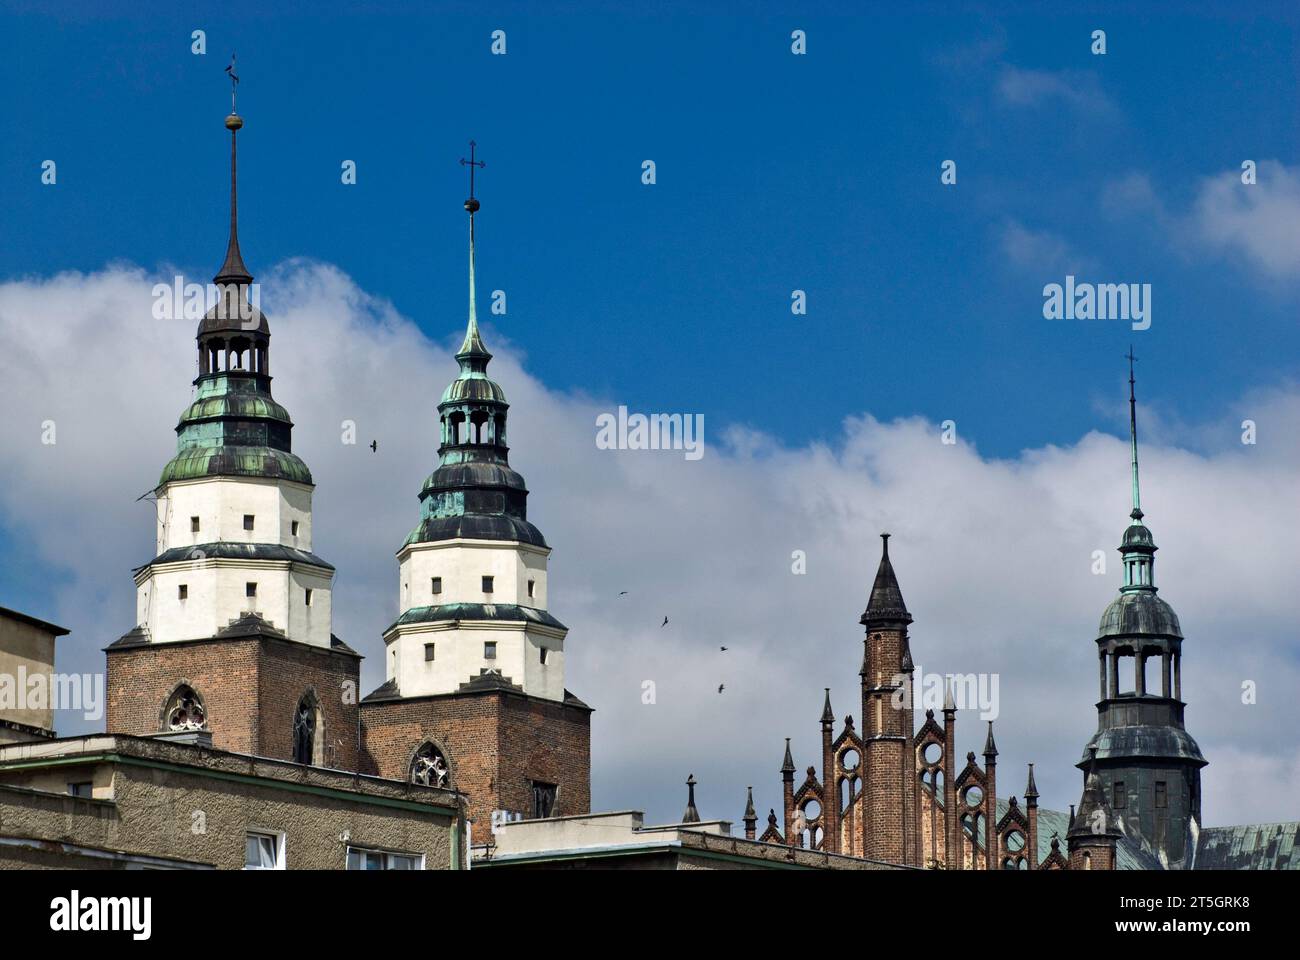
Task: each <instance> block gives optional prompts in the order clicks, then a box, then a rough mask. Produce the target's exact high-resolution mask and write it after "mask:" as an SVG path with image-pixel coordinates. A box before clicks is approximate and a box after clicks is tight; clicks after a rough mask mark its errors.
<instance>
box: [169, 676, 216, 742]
mask: <svg viewBox="0 0 1300 960" xmlns="http://www.w3.org/2000/svg"><path fill="white" fill-rule="evenodd" d="M163 727H164V729H166V730H174V731H182V730H206V729H207V727H208V714H207V711H206V710H204V709H203V699H202V698H201V697H200V696H199V695H198V694H197V693H195V692H194V688H193V687H190V686H188V685H187V684H181V685H180V686H179V687H177V688H176V690H175V692H173V693H172V695H171V699H169V700H168V701H167V707H166V709H165V710H164V711H163Z"/></svg>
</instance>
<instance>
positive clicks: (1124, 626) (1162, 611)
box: [1097, 588, 1183, 640]
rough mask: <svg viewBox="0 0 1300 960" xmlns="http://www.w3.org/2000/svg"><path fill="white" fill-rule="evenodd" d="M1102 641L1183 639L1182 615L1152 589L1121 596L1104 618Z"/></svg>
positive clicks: (1102, 620) (1103, 615)
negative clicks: (1113, 638) (1117, 639)
mask: <svg viewBox="0 0 1300 960" xmlns="http://www.w3.org/2000/svg"><path fill="white" fill-rule="evenodd" d="M1097 636H1098V638H1099V639H1100V638H1101V637H1131V636H1155V637H1177V638H1178V639H1180V640H1181V639H1182V637H1183V631H1182V627H1180V626H1179V624H1178V614H1176V613H1174V608H1173V607H1171V606H1169V604H1167V603H1165V602H1164V601H1163V600H1161V599H1160V597H1158V596H1156V592H1155V591H1154V590H1152V589H1149V588H1148V589H1142V590H1133V591H1131V592H1129V593H1121V594H1120V595H1119V596H1118V597H1116V598H1115V599H1114V600H1112V601H1111V603H1110V606H1108V607H1107V608H1106V612H1105V613H1103V614H1102V615H1101V626H1100V627H1099V628H1098V633H1097Z"/></svg>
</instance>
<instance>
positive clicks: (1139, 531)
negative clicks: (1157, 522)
mask: <svg viewBox="0 0 1300 960" xmlns="http://www.w3.org/2000/svg"><path fill="white" fill-rule="evenodd" d="M1131 547H1145V548H1147V549H1150V550H1154V549H1156V541H1155V538H1154V537H1153V536H1151V529H1150V528H1149V527H1147V526H1146V525H1145V524H1141V523H1135V524H1132V525H1131V526H1130V527H1129V528H1128V529H1127V530H1125V531H1124V539H1123V540H1122V541H1121V542H1120V545H1119V548H1120V549H1121V550H1127V549H1129V548H1131Z"/></svg>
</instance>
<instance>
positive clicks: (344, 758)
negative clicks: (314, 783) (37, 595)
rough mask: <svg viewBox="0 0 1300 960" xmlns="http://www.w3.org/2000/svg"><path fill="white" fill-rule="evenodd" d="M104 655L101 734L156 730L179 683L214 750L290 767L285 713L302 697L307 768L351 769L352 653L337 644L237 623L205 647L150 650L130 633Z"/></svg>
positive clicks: (290, 718)
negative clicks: (307, 715) (311, 702)
mask: <svg viewBox="0 0 1300 960" xmlns="http://www.w3.org/2000/svg"><path fill="white" fill-rule="evenodd" d="M105 653H106V654H107V659H108V674H107V687H108V691H107V698H108V704H107V717H106V731H107V732H108V733H125V734H133V735H136V736H148V735H150V734H155V733H160V732H162V731H164V730H166V729H167V722H166V721H167V717H166V712H167V707H168V704H169V703H170V701H171V699H172V695H173V694H174V693H175V692H176V690H177V688H178V687H180V686H181V685H185V686H188V687H190V688H191V689H193V690H194V691H195V692H196V693H197V694H198V696H199V698H200V700H201V701H202V704H203V710H204V713H205V715H206V721H207V729H208V730H210V731H211V733H212V745H213V747H214V748H216V749H218V750H229V751H231V752H233V753H248V754H253V755H255V756H260V757H267V758H270V759H275V760H293V730H294V714H295V713H296V711H297V709H298V705H299V703H301V702H302V699H303V697H304V696H305V695H307V694H309V693H310V694H312V695H314V698H315V700H316V704H317V708H318V713H317V731H316V745H315V749H314V750H313V757H312V763H313V765H315V766H321V767H332V768H334V769H337V770H351V771H355V770H356V769H357V766H356V764H357V744H358V741H359V739H360V731H359V729H358V726H357V716H358V710H357V699H358V690H359V682H360V672H361V656H360V654H358V653H356V652H355V651H354V650H352V649H351V648H350V647H348V646H347V645H346V644H343V643H342V642H341V641H337V640H336V641H335V644H334V646H332V647H331V648H330V649H328V650H326V649H323V648H321V647H317V646H314V645H312V644H307V643H300V642H297V641H294V640H288V639H286V638H285V637H284V636H283V635H280V634H278V631H275V630H274V628H270V627H269V625H266V624H265V622H264V621H260V620H259V621H258V622H256V623H253V622H245V621H239V622H237V624H236V625H235V626H234V627H232V628H231V629H228V630H224V631H222V633H221V634H220V635H218V636H216V637H212V638H210V639H207V640H186V641H180V642H174V643H150V642H149V641H148V640H146V639H144V638H143V637H142V636H140V635H139V634H138V633H137V632H135V631H133V632H132V633H129V634H127V635H126V636H125V637H123V638H122V639H121V640H119V641H117V643H114V644H113V645H112V646H110V647H108V648H107V650H106V651H105Z"/></svg>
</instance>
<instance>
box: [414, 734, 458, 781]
mask: <svg viewBox="0 0 1300 960" xmlns="http://www.w3.org/2000/svg"><path fill="white" fill-rule="evenodd" d="M408 771H409V776H410V780H411V782H412V783H418V784H420V785H421V786H425V787H450V786H451V764H450V763H448V762H447V755H446V754H445V753H443V751H442V748H441V747H439V746H438V745H437V744H436V743H434V742H433V741H432V740H426V741H424V743H422V744H420V745H419V746H418V747H416V748H415V752H414V753H413V754H412V755H411V762H410V765H409V767H408Z"/></svg>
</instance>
